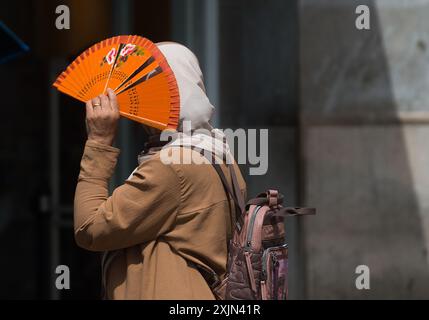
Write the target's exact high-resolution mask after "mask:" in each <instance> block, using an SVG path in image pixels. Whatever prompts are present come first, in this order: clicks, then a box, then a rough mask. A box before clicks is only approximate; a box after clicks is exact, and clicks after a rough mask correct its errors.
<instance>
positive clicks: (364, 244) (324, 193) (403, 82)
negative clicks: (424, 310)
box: [0, 0, 429, 299]
mask: <svg viewBox="0 0 429 320" xmlns="http://www.w3.org/2000/svg"><path fill="white" fill-rule="evenodd" d="M63 4H64V5H67V6H68V7H69V9H70V17H71V24H70V29H69V30H58V29H56V27H55V20H56V18H57V17H58V14H56V13H55V9H56V7H57V6H59V5H63ZM362 4H363V5H367V6H368V7H369V9H370V30H358V29H357V28H356V25H355V21H356V19H357V17H358V15H357V14H356V13H355V10H356V7H357V6H358V5H362ZM428 15H429V0H408V1H405V0H402V1H401V0H372V1H370V0H366V1H364V0H360V1H355V0H288V1H284V0H157V1H145V0H140V1H139V0H91V1H83V0H61V1H56V0H55V1H54V0H44V1H36V0H16V1H1V2H0V20H1V21H2V22H3V23H4V24H5V25H7V26H8V28H10V29H11V30H12V31H13V32H14V33H15V34H16V35H17V36H18V37H20V38H21V39H22V40H23V41H24V42H25V43H26V44H27V45H28V46H29V48H30V51H29V52H28V53H26V54H23V55H21V56H19V57H15V59H13V60H9V61H6V62H3V63H2V64H0V73H1V78H0V88H1V102H0V106H1V110H2V116H1V117H0V124H1V125H0V130H1V131H0V137H1V138H0V252H1V258H0V298H3V299H77V298H82V299H98V298H99V297H100V256H99V255H98V254H95V253H90V252H86V251H84V250H82V249H80V248H78V247H77V246H76V244H75V242H74V238H73V225H72V212H73V211H72V210H73V207H72V204H73V197H74V188H75V184H76V179H77V175H78V172H79V162H80V157H81V155H82V151H83V145H84V143H85V139H86V133H85V126H84V116H85V115H84V108H83V105H81V104H80V103H79V102H76V101H74V100H72V99H70V98H68V97H66V96H65V95H62V94H59V93H58V92H56V91H55V90H54V89H53V88H52V87H51V84H52V82H53V80H54V79H55V78H56V76H57V75H58V74H59V73H60V72H61V71H62V70H63V68H64V67H66V66H67V65H68V63H70V62H71V61H73V59H74V58H75V57H76V56H77V55H78V54H80V53H81V52H82V51H83V50H84V49H86V48H87V47H89V46H90V45H92V44H94V43H95V42H98V41H100V40H103V39H105V38H107V37H110V36H113V35H118V34H139V35H142V36H145V37H147V38H149V39H151V40H152V41H154V42H157V41H165V40H170V41H177V42H180V43H183V44H185V45H187V46H188V47H189V48H191V49H192V50H193V51H194V52H195V53H196V55H197V56H198V58H199V60H200V64H201V67H202V69H203V73H204V75H205V83H206V87H207V91H208V95H209V97H210V99H211V101H212V103H213V104H214V105H215V106H216V107H217V111H216V114H215V118H214V124H215V125H216V126H218V127H220V128H232V129H236V128H245V129H248V128H268V129H269V167H268V172H267V174H266V175H264V176H249V175H248V170H247V168H246V166H243V167H242V172H243V174H244V176H245V179H246V181H247V183H248V194H249V195H250V196H254V195H256V194H257V193H259V192H261V191H264V190H265V189H267V188H268V187H272V188H273V187H276V188H279V190H281V192H282V193H283V194H285V197H286V201H287V203H288V204H290V205H301V206H304V205H309V206H315V207H317V209H318V213H317V216H313V217H304V218H302V219H299V220H297V219H296V220H293V219H290V220H289V221H288V222H287V230H288V232H289V233H288V240H289V242H290V287H289V296H290V298H291V299H324V298H327V299H376V298H381V299H393V298H400V299H408V298H419V299H421V298H426V299H427V298H429V257H428V252H427V248H428V246H429V151H428V148H427V144H426V143H427V141H428V138H429V109H428V106H429V96H428V92H429V90H428V89H429V52H428V50H429V48H428V45H429V35H428V30H429V29H428V27H429V20H428V19H427V17H428ZM0 48H1V47H0ZM2 50H3V49H2ZM145 138H146V136H145V133H144V132H143V130H142V129H141V127H139V126H138V125H137V124H134V123H132V122H130V121H128V120H124V119H123V120H121V124H120V130H119V136H118V139H117V146H118V147H119V148H121V156H120V160H119V163H118V167H117V171H116V174H115V176H114V178H113V179H112V182H111V185H112V187H114V186H115V185H118V184H121V183H122V182H123V181H124V179H125V178H126V177H128V175H129V174H130V172H131V171H132V170H133V169H134V167H135V166H136V157H137V154H138V153H139V151H140V150H141V149H142V146H143V143H144V142H145ZM58 265H67V266H68V267H69V268H70V277H71V288H70V289H69V290H61V291H60V290H57V289H56V287H55V279H56V277H57V276H58V275H57V274H55V268H56V267H57V266H58ZM359 265H367V266H368V267H369V269H370V289H369V290H358V289H357V288H356V286H355V280H356V277H357V276H358V275H357V274H356V273H355V270H356V267H357V266H359Z"/></svg>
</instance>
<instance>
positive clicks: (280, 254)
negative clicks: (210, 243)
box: [202, 164, 316, 300]
mask: <svg viewBox="0 0 429 320" xmlns="http://www.w3.org/2000/svg"><path fill="white" fill-rule="evenodd" d="M213 167H214V168H215V170H216V171H217V173H218V175H219V177H220V179H221V181H222V184H223V186H224V188H225V191H226V192H227V194H229V195H230V196H231V198H232V199H233V201H234V203H235V204H236V208H237V210H236V222H235V231H234V235H233V238H232V239H231V241H230V243H229V248H228V262H227V274H226V276H225V278H224V279H219V277H218V276H217V275H216V274H214V273H213V272H209V271H207V270H205V271H203V272H202V274H203V275H204V276H205V278H206V280H207V281H208V283H209V285H210V287H211V289H212V291H213V293H214V295H215V296H216V298H217V299H219V300H242V299H245V300H286V299H287V296H288V246H287V244H286V243H285V225H284V219H285V218H286V217H288V216H295V215H309V214H315V213H316V210H315V209H314V208H295V207H285V206H283V196H282V195H281V194H280V193H279V192H278V191H277V190H268V191H267V192H266V193H261V194H259V195H258V196H257V197H256V198H253V199H251V200H249V201H248V202H247V204H246V205H245V204H244V199H243V196H242V194H241V192H240V189H239V186H238V182H237V178H236V176H235V172H234V169H233V167H232V166H231V165H228V169H229V172H230V174H231V180H232V182H233V183H232V184H233V188H231V187H230V186H229V184H228V182H227V179H226V178H225V175H224V173H223V171H222V169H221V168H220V166H219V165H218V164H213Z"/></svg>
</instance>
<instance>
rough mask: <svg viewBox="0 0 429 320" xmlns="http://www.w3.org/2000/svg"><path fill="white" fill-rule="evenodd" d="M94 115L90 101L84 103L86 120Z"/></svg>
mask: <svg viewBox="0 0 429 320" xmlns="http://www.w3.org/2000/svg"><path fill="white" fill-rule="evenodd" d="M93 114H94V108H93V107H92V100H88V101H87V102H86V118H87V119H88V118H91V117H92V115H93Z"/></svg>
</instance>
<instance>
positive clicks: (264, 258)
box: [262, 243, 288, 280]
mask: <svg viewBox="0 0 429 320" xmlns="http://www.w3.org/2000/svg"><path fill="white" fill-rule="evenodd" d="M287 247H288V245H287V243H285V244H283V245H281V246H277V247H271V248H268V249H266V250H265V251H264V253H263V254H262V279H263V280H267V259H268V254H269V253H270V252H271V251H272V250H276V249H278V248H287ZM276 259H277V257H276ZM277 263H278V261H277Z"/></svg>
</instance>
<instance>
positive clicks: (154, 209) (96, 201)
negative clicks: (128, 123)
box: [74, 141, 180, 251]
mask: <svg viewBox="0 0 429 320" xmlns="http://www.w3.org/2000/svg"><path fill="white" fill-rule="evenodd" d="M118 155H119V150H118V149H116V148H113V147H110V146H105V145H101V144H97V143H95V142H92V141H88V142H87V143H86V145H85V151H84V154H83V157H82V161H81V171H80V174H79V179H78V183H77V186H76V193H75V201H74V229H75V239H76V242H77V244H78V245H79V246H80V247H82V248H85V249H88V250H91V251H104V250H116V249H120V248H126V247H130V246H132V245H135V244H139V243H144V242H147V241H151V240H154V239H156V238H157V237H158V236H159V235H161V234H163V233H165V232H166V231H168V230H170V229H171V228H172V227H173V225H174V223H175V220H176V214H177V209H178V206H179V203H180V184H179V180H178V177H177V175H176V173H175V172H174V169H172V168H171V167H170V166H168V165H164V164H163V163H162V162H161V160H160V159H159V156H158V157H157V156H155V157H154V158H153V159H149V160H147V161H145V162H144V163H142V164H141V165H140V166H139V167H138V169H137V170H136V171H135V172H134V174H133V175H132V177H131V178H129V179H128V180H126V181H125V183H124V184H123V185H121V186H120V187H118V188H116V189H115V190H114V191H113V194H112V195H111V196H110V197H108V180H109V178H110V177H111V175H112V174H113V171H114V168H115V165H116V161H117V157H118Z"/></svg>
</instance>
